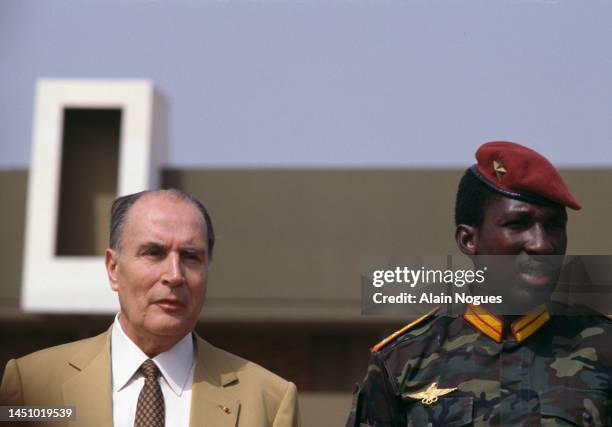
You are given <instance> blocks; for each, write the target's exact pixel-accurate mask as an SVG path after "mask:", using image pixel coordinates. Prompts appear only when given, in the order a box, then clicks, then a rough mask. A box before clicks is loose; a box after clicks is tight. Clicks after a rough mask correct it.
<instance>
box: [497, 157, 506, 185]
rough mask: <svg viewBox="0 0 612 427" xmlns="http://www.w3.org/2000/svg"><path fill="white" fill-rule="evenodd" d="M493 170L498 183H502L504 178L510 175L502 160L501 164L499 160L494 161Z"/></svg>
mask: <svg viewBox="0 0 612 427" xmlns="http://www.w3.org/2000/svg"><path fill="white" fill-rule="evenodd" d="M493 170H494V171H495V176H497V180H498V181H501V179H502V176H504V175H505V174H506V173H508V171H507V170H506V168H505V167H504V164H503V163H502V162H501V160H500V161H499V162H498V161H497V160H493Z"/></svg>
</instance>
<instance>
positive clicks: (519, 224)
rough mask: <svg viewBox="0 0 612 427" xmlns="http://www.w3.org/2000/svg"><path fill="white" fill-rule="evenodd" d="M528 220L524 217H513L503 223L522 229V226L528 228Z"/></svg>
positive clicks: (515, 228)
mask: <svg viewBox="0 0 612 427" xmlns="http://www.w3.org/2000/svg"><path fill="white" fill-rule="evenodd" d="M530 223H531V222H530V221H529V220H527V219H525V218H520V219H513V220H510V221H507V222H506V223H505V224H504V227H507V228H510V229H513V230H522V229H524V228H528V227H529V225H530Z"/></svg>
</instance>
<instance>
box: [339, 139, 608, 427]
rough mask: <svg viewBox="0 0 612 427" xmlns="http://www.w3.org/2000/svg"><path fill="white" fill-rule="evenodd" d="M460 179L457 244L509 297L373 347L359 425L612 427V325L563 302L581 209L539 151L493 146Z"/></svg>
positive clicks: (360, 394)
mask: <svg viewBox="0 0 612 427" xmlns="http://www.w3.org/2000/svg"><path fill="white" fill-rule="evenodd" d="M476 159H477V163H476V164H475V165H474V166H472V167H471V168H469V169H468V170H467V171H466V172H465V174H464V176H463V178H462V180H461V183H460V184H459V190H458V192H457V202H456V209H455V221H456V234H455V237H456V241H457V245H458V246H459V248H460V250H461V251H462V252H463V253H464V254H466V255H468V256H469V257H471V258H472V259H473V260H474V263H475V264H476V266H479V267H483V266H488V267H489V268H488V271H487V276H488V277H487V280H486V281H485V283H484V284H482V285H479V286H478V287H474V292H477V293H479V294H481V295H482V296H500V297H502V301H503V304H495V303H493V304H484V305H471V304H468V305H466V306H465V307H464V311H463V312H462V313H461V314H462V316H461V315H460V316H453V315H449V314H447V313H441V314H440V313H438V314H437V315H434V314H433V313H430V314H429V315H426V316H423V317H422V318H420V319H417V320H416V321H415V322H413V323H412V324H410V325H408V326H407V327H405V328H403V330H401V331H398V333H397V334H394V335H393V336H392V337H391V338H390V339H387V340H383V341H382V342H381V343H379V344H377V345H375V346H374V347H373V348H372V355H371V362H370V366H369V368H368V373H367V375H366V378H365V380H364V382H363V385H362V386H361V387H360V388H359V389H358V390H357V392H356V394H355V400H354V406H353V410H352V412H351V415H350V417H349V421H348V425H349V426H361V427H364V426H377V427H382V426H415V427H421V426H424V427H425V426H540V425H542V426H570V425H572V426H573V425H578V426H609V425H611V424H610V423H611V420H610V415H611V411H610V398H611V397H612V347H611V346H610V345H609V339H610V338H609V337H610V336H612V335H611V333H612V322H611V321H610V320H609V319H607V318H605V317H604V316H601V315H599V314H597V313H594V312H592V311H590V310H588V309H579V308H572V307H565V306H562V307H559V306H558V305H556V304H554V303H552V302H551V298H550V297H551V293H552V291H553V289H554V287H555V284H556V282H557V279H558V274H559V272H558V267H559V265H560V264H559V261H560V259H561V258H562V257H563V255H564V254H565V250H566V245H567V234H566V221H567V215H566V212H565V208H566V207H570V208H572V209H580V204H579V203H578V201H577V200H576V199H575V198H574V196H572V194H571V193H570V192H569V190H568V189H567V187H566V185H565V184H564V182H563V180H562V179H561V176H560V175H559V174H558V172H557V171H556V170H555V168H554V167H553V166H552V165H551V164H550V163H549V162H548V160H546V159H545V158H544V157H542V156H541V155H540V154H538V153H536V152H535V151H533V150H531V149H529V148H527V147H524V146H521V145H519V144H514V143H510V142H491V143H487V144H484V145H482V146H481V147H480V148H479V149H478V151H477V153H476Z"/></svg>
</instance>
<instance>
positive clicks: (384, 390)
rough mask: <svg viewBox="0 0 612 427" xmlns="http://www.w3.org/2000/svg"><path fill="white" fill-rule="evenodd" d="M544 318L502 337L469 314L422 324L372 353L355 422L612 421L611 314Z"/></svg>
mask: <svg viewBox="0 0 612 427" xmlns="http://www.w3.org/2000/svg"><path fill="white" fill-rule="evenodd" d="M546 315H548V313H546ZM545 320H546V321H545V322H542V323H543V324H541V325H539V326H538V327H537V328H533V329H534V330H533V331H532V333H530V334H529V336H526V337H525V336H523V337H520V338H521V339H517V336H515V335H513V334H512V333H511V332H510V328H507V327H506V328H505V329H507V330H508V331H506V332H505V333H504V334H503V336H501V337H500V339H499V342H497V341H496V340H495V339H493V338H495V337H493V338H492V337H491V336H489V335H491V334H490V332H491V330H490V329H487V328H488V326H489V325H486V324H485V325H474V324H471V323H470V322H468V321H467V320H466V316H463V317H461V316H447V315H441V316H435V317H434V316H432V317H430V318H428V319H426V320H424V321H422V322H421V323H420V324H418V325H416V326H415V327H414V328H412V329H411V330H409V331H407V332H405V333H404V334H403V335H401V336H400V337H399V338H397V339H395V340H394V341H393V342H392V343H390V344H388V345H386V346H385V347H383V348H382V349H380V350H379V351H374V352H373V353H372V355H371V360H370V365H369V368H368V372H367V375H366V377H365V379H364V382H363V384H362V386H361V387H360V388H359V389H358V390H357V391H356V395H355V398H354V403H353V408H352V412H351V415H350V417H349V421H348V424H347V425H348V426H362V427H363V426H376V427H379V426H402V427H403V426H410V427H412V426H414V427H427V426H433V427H435V426H446V427H455V426H609V425H611V424H610V415H611V413H612V412H611V408H610V399H611V397H612V334H611V332H612V321H610V320H609V319H607V318H606V317H604V316H601V315H599V314H596V313H589V314H584V315H579V316H565V315H564V316H558V315H551V316H549V317H548V318H547V319H545ZM514 323H516V322H514ZM524 323H527V324H533V322H531V321H530V320H529V319H527V321H526V322H524ZM512 330H514V328H513V329H512ZM483 331H485V332H486V333H485V332H483ZM434 383H435V384H434Z"/></svg>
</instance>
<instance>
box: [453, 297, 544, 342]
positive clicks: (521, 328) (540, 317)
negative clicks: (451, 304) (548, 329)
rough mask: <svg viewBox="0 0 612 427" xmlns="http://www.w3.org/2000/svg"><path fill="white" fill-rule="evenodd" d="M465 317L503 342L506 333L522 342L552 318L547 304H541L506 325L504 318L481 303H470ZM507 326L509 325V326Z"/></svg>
mask: <svg viewBox="0 0 612 427" xmlns="http://www.w3.org/2000/svg"><path fill="white" fill-rule="evenodd" d="M463 318H464V319H465V321H466V322H468V323H469V324H470V325H472V326H473V327H474V328H476V329H477V330H478V331H480V332H482V333H483V334H485V335H486V336H488V337H489V338H491V339H492V340H493V341H495V342H501V341H502V340H503V339H504V335H505V336H506V337H508V336H510V337H512V338H514V340H516V342H522V341H524V340H525V339H527V338H528V337H530V336H531V335H533V334H534V333H535V332H537V331H538V330H539V329H540V328H541V327H542V326H544V325H545V324H546V323H547V322H548V321H549V320H550V314H549V313H548V309H547V307H546V305H545V304H540V305H539V306H537V307H536V308H534V309H533V310H531V311H530V312H529V313H527V314H525V315H523V316H521V317H519V318H518V319H516V320H515V321H513V322H512V323H511V324H510V325H505V324H504V320H503V319H502V318H500V317H499V316H497V315H495V314H493V313H491V312H490V311H488V310H486V309H485V308H484V307H482V306H481V305H473V304H468V305H467V306H466V309H465V313H464V315H463ZM506 326H509V328H508V327H506Z"/></svg>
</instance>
